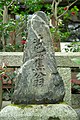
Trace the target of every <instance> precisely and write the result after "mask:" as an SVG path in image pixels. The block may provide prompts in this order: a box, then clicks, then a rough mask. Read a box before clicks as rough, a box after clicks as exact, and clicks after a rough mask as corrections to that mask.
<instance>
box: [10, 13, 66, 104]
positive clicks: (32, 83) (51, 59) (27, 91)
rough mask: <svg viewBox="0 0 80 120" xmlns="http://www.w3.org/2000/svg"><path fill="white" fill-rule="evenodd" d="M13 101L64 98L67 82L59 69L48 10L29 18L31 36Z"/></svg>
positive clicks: (26, 47)
mask: <svg viewBox="0 0 80 120" xmlns="http://www.w3.org/2000/svg"><path fill="white" fill-rule="evenodd" d="M27 40H28V42H27V44H26V46H25V50H24V56H23V65H22V67H21V68H20V70H19V72H18V75H17V81H16V85H15V90H14V94H13V98H12V102H13V103H15V104H47V103H48V104H49V103H59V102H61V101H63V97H64V93H65V92H64V84H63V80H62V78H61V77H60V75H59V73H58V71H57V65H56V61H55V55H54V50H53V46H52V40H51V35H50V30H49V25H48V19H47V17H46V15H45V13H43V12H41V11H39V12H36V13H35V14H33V16H32V18H31V19H29V20H28V37H27Z"/></svg>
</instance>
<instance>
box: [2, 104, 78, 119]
mask: <svg viewBox="0 0 80 120" xmlns="http://www.w3.org/2000/svg"><path fill="white" fill-rule="evenodd" d="M0 120H78V116H77V113H76V112H75V111H74V109H72V108H71V107H70V106H69V105H66V104H48V105H28V106H20V105H19V106H18V105H16V106H13V105H9V106H7V107H5V108H3V109H2V110H1V112H0Z"/></svg>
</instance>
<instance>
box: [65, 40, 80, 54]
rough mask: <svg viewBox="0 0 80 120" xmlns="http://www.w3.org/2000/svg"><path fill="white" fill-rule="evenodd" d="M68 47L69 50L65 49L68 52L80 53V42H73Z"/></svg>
mask: <svg viewBox="0 0 80 120" xmlns="http://www.w3.org/2000/svg"><path fill="white" fill-rule="evenodd" d="M66 46H67V48H64V49H65V51H66V52H80V42H71V43H70V44H69V45H66Z"/></svg>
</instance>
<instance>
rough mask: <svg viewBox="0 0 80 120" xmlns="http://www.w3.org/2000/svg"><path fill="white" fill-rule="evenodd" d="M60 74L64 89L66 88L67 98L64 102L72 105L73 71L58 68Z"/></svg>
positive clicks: (65, 97)
mask: <svg viewBox="0 0 80 120" xmlns="http://www.w3.org/2000/svg"><path fill="white" fill-rule="evenodd" d="M58 72H59V74H60V75H61V77H62V79H63V82H64V87H65V96H64V99H63V100H64V102H65V103H67V104H68V105H71V95H72V94H71V82H70V80H71V69H70V68H58Z"/></svg>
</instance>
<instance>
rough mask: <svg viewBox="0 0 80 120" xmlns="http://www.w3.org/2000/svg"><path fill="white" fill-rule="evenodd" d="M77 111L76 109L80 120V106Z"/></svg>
mask: <svg viewBox="0 0 80 120" xmlns="http://www.w3.org/2000/svg"><path fill="white" fill-rule="evenodd" d="M75 111H76V113H77V115H78V119H79V120H80V108H77V109H75Z"/></svg>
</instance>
